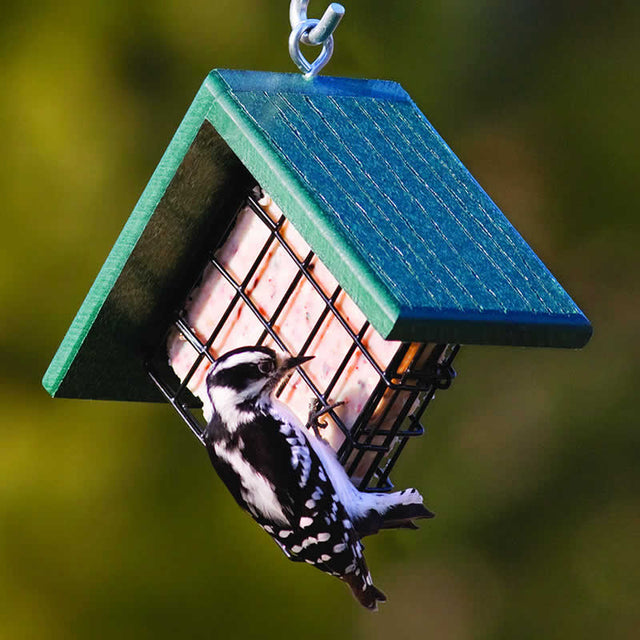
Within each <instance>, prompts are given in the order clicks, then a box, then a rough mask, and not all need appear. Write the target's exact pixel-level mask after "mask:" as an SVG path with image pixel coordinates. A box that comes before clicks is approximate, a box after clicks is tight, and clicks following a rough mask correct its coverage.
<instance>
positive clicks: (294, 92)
mask: <svg viewBox="0 0 640 640" xmlns="http://www.w3.org/2000/svg"><path fill="white" fill-rule="evenodd" d="M206 86H207V87H208V88H209V90H210V91H211V94H212V96H213V98H214V105H213V107H212V109H211V111H210V112H209V114H208V118H209V119H210V120H211V122H212V123H213V124H214V126H215V127H216V128H217V130H218V131H219V132H220V133H221V135H222V136H223V138H224V139H225V140H226V142H227V143H228V144H229V145H230V147H231V148H232V149H233V151H234V152H235V153H236V154H237V155H238V157H239V158H240V160H241V161H242V162H243V163H244V164H245V165H246V166H247V167H248V168H249V170H250V171H251V172H252V173H253V174H254V175H255V177H256V178H257V179H258V181H259V182H260V183H261V184H262V185H263V187H264V188H265V189H266V190H267V191H268V192H269V193H270V194H271V195H272V197H273V198H274V200H275V201H276V202H277V203H278V204H279V205H280V207H281V208H282V209H283V211H284V212H285V214H286V215H287V216H288V217H289V218H290V219H291V220H292V222H293V223H294V225H295V226H297V227H298V228H299V230H300V231H301V232H302V234H303V235H304V236H305V238H306V240H307V241H308V242H309V244H310V245H311V246H312V248H313V249H314V250H315V251H316V252H317V253H318V254H319V255H320V257H321V258H322V259H323V260H324V261H325V263H326V264H327V265H328V266H329V268H330V269H331V270H332V271H333V272H334V274H335V275H336V277H337V279H338V280H339V282H340V283H341V284H342V285H343V287H344V288H345V289H346V290H347V291H348V292H349V294H350V295H351V296H352V297H353V298H354V299H355V300H356V302H357V303H358V305H359V306H360V307H361V309H362V310H363V311H364V313H365V314H366V315H367V317H368V318H369V320H370V321H371V322H372V324H373V325H374V326H375V327H376V328H377V330H378V331H379V332H380V333H381V334H382V335H383V336H385V337H388V338H394V339H398V340H420V341H433V340H437V341H440V342H458V343H481V344H511V345H532V346H561V347H579V346H583V345H584V344H585V343H586V342H587V341H588V339H589V337H590V335H591V326H590V324H589V322H588V320H587V319H586V318H585V316H584V315H583V314H582V312H581V311H580V309H579V308H578V307H577V306H576V304H575V303H574V302H573V300H572V299H571V298H570V297H569V295H568V294H567V293H566V292H565V291H564V289H563V288H562V286H561V285H560V284H559V283H558V281H557V280H556V279H555V278H554V277H553V275H552V274H551V273H550V272H549V271H548V269H547V268H546V267H545V266H544V264H543V263H542V262H541V261H540V260H539V258H538V257H537V256H536V255H535V254H534V252H533V251H532V250H531V248H530V247H529V246H528V245H527V243H526V242H525V241H524V240H523V238H522V237H521V236H520V234H519V233H518V232H517V231H516V230H515V229H514V227H513V226H512V225H511V224H510V223H509V221H508V220H507V219H506V217H505V216H504V215H503V214H502V213H501V212H500V210H499V209H498V207H497V206H496V205H495V204H494V203H493V202H492V201H491V199H490V198H489V196H488V195H487V194H486V193H485V192H484V191H483V189H482V188H481V187H480V185H479V184H478V183H477V182H476V181H475V180H474V178H473V177H472V176H471V174H470V173H469V172H468V171H467V169H466V168H465V167H464V166H463V165H462V163H461V162H460V160H459V159H458V158H457V157H456V156H455V154H454V153H453V152H452V151H451V149H450V148H449V146H448V145H447V144H446V143H445V142H444V140H443V139H442V138H441V137H440V136H439V135H438V133H437V132H436V130H435V129H434V128H433V127H432V126H431V124H430V123H429V122H428V121H427V119H426V118H425V116H424V115H423V114H422V113H421V111H420V110H419V109H418V107H417V106H416V105H415V104H414V102H413V101H412V100H411V98H410V97H409V95H408V94H407V93H406V92H405V91H404V90H403V89H402V88H401V87H400V85H398V84H396V83H393V82H383V81H370V80H350V79H342V78H326V77H319V78H316V79H314V80H312V81H306V80H304V79H303V78H302V77H301V76H299V75H288V74H272V73H257V72H246V71H213V72H212V73H211V74H210V75H209V77H208V79H207V81H206Z"/></svg>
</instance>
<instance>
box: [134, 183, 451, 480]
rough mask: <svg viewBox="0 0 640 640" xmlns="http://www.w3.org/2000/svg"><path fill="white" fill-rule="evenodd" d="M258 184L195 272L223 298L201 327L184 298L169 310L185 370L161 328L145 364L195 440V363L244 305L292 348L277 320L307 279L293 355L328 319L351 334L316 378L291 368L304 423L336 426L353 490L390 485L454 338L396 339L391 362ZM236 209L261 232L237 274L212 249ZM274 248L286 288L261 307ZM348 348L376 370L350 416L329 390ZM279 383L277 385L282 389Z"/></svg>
mask: <svg viewBox="0 0 640 640" xmlns="http://www.w3.org/2000/svg"><path fill="white" fill-rule="evenodd" d="M260 193H261V192H260V190H259V188H258V187H256V188H255V189H253V190H252V191H251V193H250V194H249V195H248V196H247V199H246V201H245V202H244V203H243V205H242V206H241V207H240V208H239V210H238V212H237V213H236V215H235V216H234V218H233V219H232V220H231V222H230V224H229V227H228V228H227V230H226V232H225V233H224V234H222V236H221V238H220V239H219V240H218V241H216V242H214V243H213V244H214V246H212V247H211V251H210V252H209V255H208V264H207V265H204V266H203V274H201V276H200V278H199V280H198V282H196V284H195V285H194V289H195V288H197V287H198V286H199V284H200V283H201V281H202V279H203V277H204V273H205V270H206V269H208V270H209V271H211V269H213V270H214V271H215V272H216V273H217V274H219V276H220V277H221V278H222V279H223V280H224V282H225V283H226V285H225V286H227V287H230V288H231V290H232V295H231V296H230V298H229V300H228V303H227V304H226V305H225V306H221V308H220V309H216V313H215V317H216V322H215V326H214V327H213V329H212V330H211V331H210V332H209V333H208V335H205V336H203V335H201V333H200V332H199V331H198V330H196V329H194V328H193V327H192V326H191V323H190V321H189V314H188V311H187V308H186V301H185V305H184V306H183V307H182V308H181V309H178V310H177V311H176V314H175V318H174V320H173V327H172V328H170V330H172V331H174V332H175V331H177V332H178V334H179V337H180V339H181V340H182V341H183V342H184V343H185V344H186V345H188V346H189V349H190V350H192V359H193V362H192V364H191V366H190V367H189V368H188V371H187V372H186V374H185V375H181V378H182V379H179V378H178V376H177V375H176V373H174V371H173V370H172V369H171V367H170V366H169V365H168V356H167V341H166V336H165V339H164V340H163V341H162V342H161V343H160V344H159V345H158V346H157V349H156V351H155V352H154V353H153V354H152V355H151V357H150V358H149V359H148V362H147V370H148V373H149V375H150V377H151V379H152V380H153V382H154V383H155V385H156V386H157V387H158V389H159V390H160V391H161V392H162V394H163V395H164V397H165V398H166V399H167V401H168V402H169V403H170V404H171V405H172V406H173V407H174V409H175V410H176V411H177V412H178V414H179V415H180V416H181V417H182V419H183V420H184V421H185V422H186V424H187V425H188V426H189V428H190V429H191V430H192V432H193V433H194V434H195V435H196V437H197V438H198V439H199V440H200V441H201V442H202V441H203V435H202V434H203V429H204V427H205V424H206V421H205V418H204V416H203V415H202V412H201V411H200V410H199V408H200V407H201V406H202V404H201V403H200V402H199V401H198V400H197V399H196V398H194V396H193V395H192V393H191V392H190V390H189V387H190V385H191V383H192V382H193V379H194V376H196V375H198V374H197V372H198V371H199V370H200V369H201V368H202V367H203V366H206V365H207V364H208V363H213V362H215V356H214V355H213V353H212V351H213V350H214V349H213V347H214V343H216V341H217V340H218V339H219V337H220V335H221V334H222V332H226V331H229V330H232V327H233V323H234V318H236V317H237V314H238V310H239V308H240V307H242V308H243V310H249V311H250V312H251V314H253V316H255V318H256V319H257V321H258V322H259V324H260V327H261V333H260V335H259V337H258V339H257V340H256V341H255V344H257V345H262V344H270V345H272V346H275V347H276V348H279V349H281V350H282V351H289V352H291V351H292V346H291V344H290V341H288V340H287V337H286V336H285V335H283V331H282V330H281V329H280V327H279V321H280V319H281V316H282V315H283V312H284V310H285V309H286V308H287V307H288V305H289V304H290V301H291V299H292V297H293V295H294V292H295V291H296V289H297V288H298V287H300V286H301V283H306V286H309V285H310V286H311V287H312V289H313V291H314V292H315V294H314V295H317V296H318V299H319V301H320V303H321V311H320V312H319V313H318V315H317V317H316V318H315V322H314V324H313V326H312V327H311V329H310V330H309V331H308V334H307V335H306V336H305V338H304V341H303V343H302V344H301V345H299V346H298V348H297V349H296V351H297V353H296V354H295V355H307V354H308V355H314V351H315V349H316V348H317V346H318V344H317V340H316V336H317V334H318V333H319V332H320V331H321V330H322V327H323V326H325V325H326V323H327V322H329V321H332V322H334V323H336V322H337V323H338V324H339V326H340V327H341V328H342V330H343V331H344V332H346V334H347V335H348V338H349V339H348V347H347V348H346V350H345V352H344V355H343V356H342V358H341V360H340V362H339V363H337V364H336V365H334V367H333V370H332V371H331V373H330V375H328V376H326V378H324V379H322V380H319V379H318V378H317V376H316V377H315V378H314V377H313V376H310V375H309V374H307V373H306V372H305V371H304V370H303V369H301V368H299V369H298V372H297V373H298V375H299V376H300V378H301V380H302V382H303V384H304V385H305V386H306V391H307V392H308V394H309V395H310V397H311V398H312V400H313V402H312V405H311V406H312V413H313V414H314V416H315V418H314V421H313V425H308V426H310V427H311V426H314V427H322V426H326V425H327V424H328V423H330V424H331V426H332V427H335V428H336V429H337V430H339V432H340V433H341V438H340V441H341V442H339V444H337V445H336V444H335V443H334V446H335V447H336V448H337V454H338V457H339V459H340V461H341V463H342V464H343V466H344V467H345V469H346V471H347V473H348V474H349V475H350V476H351V477H352V479H353V481H354V483H355V484H356V485H357V486H358V487H359V488H360V489H361V490H365V491H366V490H375V491H387V490H391V489H392V488H393V485H392V483H391V481H390V479H389V475H390V473H391V471H392V469H393V467H394V465H395V464H396V462H397V460H398V458H399V456H400V454H401V453H402V451H403V449H404V447H405V445H406V444H407V442H408V441H409V440H410V439H412V438H415V437H417V436H420V435H422V434H423V433H424V427H423V426H422V425H421V423H420V420H421V419H422V416H423V414H424V412H425V410H426V408H427V406H428V404H429V402H430V401H431V400H432V398H433V397H434V395H435V392H436V391H437V390H441V389H447V388H448V387H449V386H450V385H451V382H452V380H453V378H454V377H455V371H454V369H453V367H452V363H453V360H454V358H455V356H456V354H457V352H458V350H459V345H447V344H423V343H394V344H396V345H397V350H396V351H395V353H394V354H393V356H392V357H391V358H390V361H388V362H387V363H384V362H383V363H381V362H380V359H379V357H377V356H376V354H375V353H373V352H372V350H371V348H370V346H369V345H370V342H369V341H368V340H367V339H366V338H367V336H368V335H369V334H370V333H371V332H373V331H374V330H373V328H372V327H371V326H370V324H369V322H368V321H366V319H365V320H364V321H363V322H362V323H361V324H359V326H354V321H353V318H351V317H349V315H348V314H346V313H345V312H344V310H343V308H341V304H340V301H341V300H342V299H343V298H344V297H345V296H346V293H345V292H344V291H343V290H342V288H341V287H340V285H338V284H337V283H336V285H335V287H333V289H332V290H331V291H327V290H326V286H324V284H323V283H322V282H321V281H320V280H319V278H318V277H317V275H316V274H315V272H316V270H317V267H318V264H319V259H318V257H317V256H316V255H315V254H314V252H313V251H311V250H310V249H308V248H307V249H308V250H307V249H305V252H306V254H305V255H304V256H301V255H300V251H299V247H294V246H293V245H292V243H291V241H290V239H288V237H287V234H286V233H285V232H284V229H285V227H286V225H287V224H288V221H287V219H286V218H285V216H284V215H282V214H280V213H279V214H278V216H277V217H275V218H274V217H273V216H272V215H270V213H269V212H267V210H266V209H265V208H264V207H263V206H261V204H260ZM242 211H244V212H245V213H246V212H247V211H249V212H250V215H251V216H255V219H256V220H258V221H259V222H260V225H264V228H265V229H266V235H265V236H264V238H265V239H264V240H263V243H262V246H261V247H260V248H259V249H258V250H257V251H256V252H255V257H254V259H253V263H252V264H251V265H250V266H249V268H248V269H247V270H246V272H245V273H244V274H243V275H242V277H238V275H237V274H235V273H233V270H231V269H229V268H228V267H227V266H226V265H225V264H224V262H223V261H222V260H221V259H220V258H219V250H220V249H221V247H223V246H224V244H225V241H226V240H227V239H228V237H229V234H230V233H231V231H232V229H233V228H234V226H235V225H236V223H237V221H238V216H239V214H240V212H242ZM274 247H278V248H280V250H283V251H284V252H285V254H286V255H287V256H288V257H289V259H290V260H292V261H293V263H294V264H295V267H296V268H295V270H294V275H293V277H292V279H291V281H290V283H289V285H288V287H286V288H285V289H284V290H283V291H282V292H281V297H280V299H279V300H278V301H277V303H276V304H275V306H274V307H273V308H272V309H271V310H270V311H268V312H267V311H265V309H264V308H263V307H262V306H261V305H260V304H258V303H257V302H256V300H255V299H254V296H252V292H251V285H250V283H251V282H252V280H253V279H254V278H255V277H256V274H257V273H259V272H260V271H261V270H262V269H264V266H265V262H266V261H268V260H269V255H270V251H272V250H273V248H274ZM189 297H190V296H187V298H186V300H188V299H189ZM356 355H357V356H360V357H363V358H365V359H366V361H367V362H368V364H369V365H370V367H371V368H372V370H373V371H375V376H376V380H377V382H376V383H375V384H374V385H373V387H372V389H371V392H370V394H369V396H368V398H367V400H366V402H364V404H363V406H362V410H361V411H360V412H359V414H358V416H357V418H356V419H355V421H354V422H352V423H351V424H347V423H346V422H345V420H344V419H343V416H342V415H341V414H342V412H341V410H340V408H339V406H338V403H339V401H340V397H337V398H336V397H334V395H335V391H336V389H337V388H340V387H341V385H343V383H344V379H345V377H346V376H348V375H350V374H349V363H350V362H352V361H353V358H354V357H355V356H356ZM285 386H286V385H283V386H282V387H281V388H280V389H279V391H278V393H282V392H283V391H284V388H285ZM323 423H324V425H323Z"/></svg>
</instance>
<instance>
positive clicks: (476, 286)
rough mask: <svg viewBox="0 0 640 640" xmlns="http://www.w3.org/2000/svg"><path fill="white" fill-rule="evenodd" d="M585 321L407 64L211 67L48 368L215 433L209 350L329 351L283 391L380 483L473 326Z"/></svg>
mask: <svg viewBox="0 0 640 640" xmlns="http://www.w3.org/2000/svg"><path fill="white" fill-rule="evenodd" d="M590 335H591V326H590V324H589V322H588V320H587V319H586V318H585V316H584V315H583V313H582V312H581V311H580V309H579V308H578V307H577V306H576V304H575V303H574V302H573V301H572V299H571V298H570V297H569V295H568V294H567V293H566V292H565V291H564V289H563V288H562V286H561V285H560V284H559V283H558V282H557V280H556V279H555V278H554V277H553V275H552V274H551V273H550V272H549V271H548V270H547V268H546V267H545V266H544V264H543V263H542V262H541V261H540V259H539V258H538V257H537V256H536V255H535V254H534V252H533V251H532V250H531V248H530V247H529V246H528V245H527V243H526V242H525V241H524V240H523V238H522V237H521V236H520V235H519V234H518V232H517V231H516V230H515V229H514V228H513V226H512V225H511V224H510V223H509V221H508V220H507V219H506V218H505V216H504V215H503V214H502V213H501V212H500V210H499V209H498V208H497V206H496V205H495V204H494V203H493V202H492V201H491V199H490V198H489V197H488V195H487V194H486V193H485V192H484V191H483V190H482V188H481V187H480V186H479V184H478V183H477V182H476V181H475V180H474V178H473V177H472V176H471V175H470V173H469V172H468V171H467V169H466V168H465V167H464V166H463V165H462V163H461V162H460V160H459V159H458V158H457V157H456V156H455V155H454V153H453V152H452V150H451V149H450V148H449V147H448V145H447V144H446V143H445V141H444V140H443V139H442V138H441V137H440V136H439V135H438V133H437V132H436V131H435V129H434V128H433V127H432V126H431V124H430V123H429V122H428V121H427V119H426V118H425V116H424V115H423V114H422V113H421V112H420V110H419V109H418V107H417V106H416V105H415V104H414V102H413V101H412V100H411V98H410V97H409V95H408V94H407V93H406V92H405V91H404V90H403V89H402V88H401V87H400V86H399V85H398V84H396V83H393V82H385V81H373V80H353V79H346V78H332V77H311V78H310V79H305V78H304V77H302V76H300V75H290V74H280V73H262V72H248V71H229V70H215V71H212V72H211V73H210V74H209V76H208V77H207V78H206V80H205V82H204V84H203V86H202V87H201V89H200V91H199V92H198V94H197V95H196V98H195V100H194V102H193V104H192V105H191V107H190V109H189V111H188V112H187V114H186V116H185V118H184V120H183V122H182V124H181V125H180V127H179V129H178V131H177V133H176V134H175V136H174V138H173V140H172V141H171V143H170V144H169V147H168V149H167V151H166V152H165V154H164V156H163V158H162V160H161V162H160V164H159V166H158V168H157V169H156V171H155V172H154V174H153V176H152V178H151V180H150V182H149V184H148V185H147V187H146V189H145V190H144V193H143V194H142V196H141V198H140V200H139V202H138V204H137V206H136V207H135V209H134V211H133V213H132V214H131V216H130V218H129V220H128V221H127V223H126V225H125V227H124V229H123V231H122V233H121V235H120V237H119V238H118V240H117V242H116V244H115V245H114V247H113V249H112V251H111V253H110V254H109V257H108V258H107V261H106V262H105V264H104V266H103V268H102V270H101V271H100V273H99V275H98V277H97V279H96V281H95V283H94V284H93V286H92V287H91V290H90V291H89V293H88V295H87V298H86V299H85V301H84V303H83V304H82V306H81V308H80V310H79V312H78V314H77V316H76V318H75V320H74V321H73V324H72V325H71V328H70V329H69V331H68V333H67V335H66V337H65V338H64V341H63V342H62V345H61V346H60V349H59V350H58V352H57V354H56V355H55V357H54V359H53V361H52V363H51V365H50V367H49V369H48V371H47V373H46V375H45V377H44V386H45V388H46V389H47V390H48V391H49V393H50V394H51V395H53V396H55V397H72V398H95V399H110V400H133V401H168V402H170V403H171V405H172V406H173V407H174V408H175V409H176V411H177V412H178V413H179V415H180V416H181V417H182V418H183V419H184V421H185V422H186V423H187V424H188V426H189V427H190V428H191V429H192V431H193V432H194V433H195V434H196V435H197V436H198V437H199V438H201V433H202V427H203V423H204V421H205V420H206V418H207V413H208V410H210V409H209V408H208V407H207V402H208V400H207V398H206V391H205V387H204V380H205V377H206V371H207V368H208V367H209V366H210V363H212V362H214V361H215V359H216V358H217V357H218V356H219V355H221V354H222V353H223V352H224V351H225V350H228V349H231V348H233V347H237V346H241V345H249V344H266V345H271V346H274V347H276V348H278V349H280V350H283V351H289V352H290V353H292V354H293V355H315V356H316V357H315V359H314V360H312V361H310V362H309V363H308V364H307V365H305V371H302V370H299V371H298V372H296V373H295V374H294V375H293V376H292V378H291V379H290V380H289V381H288V382H287V384H286V386H284V387H283V388H282V389H280V391H279V393H280V397H281V399H282V400H283V401H284V402H285V403H286V404H288V405H289V406H290V408H291V409H292V410H293V411H294V412H296V413H297V414H298V415H299V417H300V418H301V419H302V420H303V422H306V421H307V415H308V414H309V412H311V413H312V414H314V422H315V423H320V426H322V425H324V426H325V427H326V428H325V429H324V430H323V431H322V433H323V435H325V437H326V438H327V439H328V440H330V442H331V443H332V445H333V446H334V448H335V449H336V450H337V451H338V454H339V457H340V460H341V461H342V463H343V464H344V465H345V468H346V469H347V471H348V473H349V474H350V475H351V476H352V477H353V479H354V482H356V483H357V484H358V486H360V488H362V489H369V488H376V489H377V490H380V489H383V490H384V489H389V488H391V482H390V480H389V474H390V471H391V469H392V468H393V466H394V464H395V462H396V460H397V459H398V456H399V454H400V453H401V451H402V450H403V448H404V447H405V445H406V443H407V442H408V441H409V440H411V439H413V438H414V437H415V436H419V435H420V434H422V433H423V427H422V426H421V420H422V419H423V413H424V411H425V409H426V408H427V405H428V404H429V401H430V400H431V399H432V398H433V396H434V393H435V392H436V391H437V390H439V389H445V388H447V387H449V385H450V384H451V381H452V379H453V377H454V371H453V368H452V363H453V359H454V357H455V355H456V353H457V352H458V349H459V345H461V344H465V345H511V346H532V347H570V348H577V347H582V346H583V345H584V344H585V343H586V342H587V341H588V340H589V337H590ZM340 403H342V404H340ZM200 408H203V409H204V414H203V412H202V411H201V409H200ZM314 426H317V425H316V424H314Z"/></svg>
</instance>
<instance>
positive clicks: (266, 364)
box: [258, 360, 275, 373]
mask: <svg viewBox="0 0 640 640" xmlns="http://www.w3.org/2000/svg"><path fill="white" fill-rule="evenodd" d="M274 367H275V364H274V363H273V361H272V360H263V361H262V362H260V363H259V364H258V371H260V373H271V372H272V371H273V368H274Z"/></svg>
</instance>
